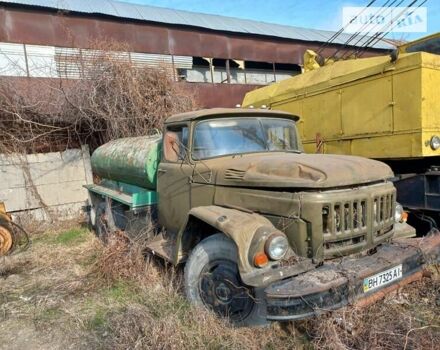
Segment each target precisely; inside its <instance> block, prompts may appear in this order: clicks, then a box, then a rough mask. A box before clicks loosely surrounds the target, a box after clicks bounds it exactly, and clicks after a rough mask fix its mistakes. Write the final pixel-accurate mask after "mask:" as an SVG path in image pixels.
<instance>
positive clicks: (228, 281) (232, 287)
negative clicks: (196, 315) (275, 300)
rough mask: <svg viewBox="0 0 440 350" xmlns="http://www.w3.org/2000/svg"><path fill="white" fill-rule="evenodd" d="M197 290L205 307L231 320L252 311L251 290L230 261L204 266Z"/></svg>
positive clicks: (235, 319)
mask: <svg viewBox="0 0 440 350" xmlns="http://www.w3.org/2000/svg"><path fill="white" fill-rule="evenodd" d="M199 291H200V296H201V298H202V301H203V303H204V304H205V305H206V306H207V307H209V308H210V309H212V310H213V311H214V312H215V313H217V314H219V315H221V316H223V317H228V318H229V319H231V320H232V321H240V320H242V319H244V318H246V317H247V316H248V315H249V313H250V312H251V311H252V308H253V304H254V299H253V295H252V291H251V290H249V288H248V287H246V286H244V285H243V283H242V282H241V280H240V276H239V274H238V270H237V267H236V265H235V264H234V263H232V262H230V261H227V260H220V261H215V262H213V263H211V264H209V265H208V266H206V267H205V268H204V269H203V271H202V275H201V278H200V285H199Z"/></svg>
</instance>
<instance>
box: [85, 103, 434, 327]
mask: <svg viewBox="0 0 440 350" xmlns="http://www.w3.org/2000/svg"><path fill="white" fill-rule="evenodd" d="M298 119H299V118H298V117H297V116H295V115H292V114H289V113H285V112H279V111H269V110H266V109H209V110H200V111H196V112H189V113H184V114H178V115H174V116H171V117H170V118H168V119H167V120H166V122H165V125H164V130H163V135H162V136H161V137H158V136H154V137H145V138H143V139H142V138H136V140H129V139H125V140H122V141H121V140H120V141H118V140H116V141H115V142H111V143H110V145H108V144H107V145H103V146H101V147H100V148H98V149H97V150H96V151H95V153H94V155H93V156H92V169H93V170H94V173H95V175H98V176H100V177H101V178H102V179H103V180H104V181H103V182H101V183H102V184H94V185H91V186H88V189H89V193H90V194H91V202H92V207H94V208H101V209H100V211H98V210H97V211H95V218H96V219H95V226H96V227H97V231H98V232H102V231H103V230H104V229H107V230H108V229H109V228H110V230H112V229H113V230H114V229H120V230H126V231H133V230H135V231H136V230H137V231H139V230H140V229H142V227H144V226H146V225H148V223H151V222H154V223H155V226H157V227H159V228H161V229H159V230H157V232H159V231H160V232H161V233H159V234H152V235H151V237H150V238H151V242H150V243H149V245H148V249H149V250H150V251H151V252H153V253H154V254H157V255H160V256H162V257H163V258H165V259H166V260H168V261H170V262H171V263H173V264H180V263H184V264H185V276H184V284H185V290H186V295H187V298H188V299H189V301H190V302H192V303H193V304H195V305H199V306H203V307H207V308H209V309H212V310H213V311H214V312H215V313H217V314H218V315H220V316H224V317H228V318H229V319H230V320H232V321H233V322H236V323H246V322H248V321H249V320H251V319H253V318H254V317H256V316H258V317H262V318H264V319H268V320H294V319H302V318H306V317H310V316H313V315H316V314H318V313H319V312H320V310H323V309H326V310H329V309H336V308H339V307H342V306H344V305H347V304H349V303H352V302H356V301H357V300H365V299H368V298H371V297H372V296H374V295H377V292H379V291H382V292H383V291H384V290H385V289H386V288H390V287H392V286H396V285H401V284H402V283H404V282H405V281H410V280H412V279H414V276H416V275H417V274H419V273H420V271H421V269H422V268H423V266H424V264H425V263H429V262H430V261H431V260H435V259H438V256H439V250H440V237H439V236H438V235H434V236H432V237H429V238H425V239H423V240H419V241H418V240H417V239H414V238H411V239H409V238H405V237H409V236H413V235H414V233H415V232H414V229H412V228H411V227H410V226H409V225H407V224H406V223H405V222H404V221H403V212H402V208H401V207H400V206H399V205H398V204H397V203H396V190H395V188H394V186H393V184H392V182H391V178H392V177H393V173H392V171H391V169H390V168H389V167H388V166H387V165H385V164H383V163H381V162H378V161H375V160H370V159H366V158H361V157H355V156H341V155H323V154H305V153H304V152H303V149H302V145H301V140H300V138H299V134H298V131H297V127H296V122H297V121H298ZM142 142H143V143H144V148H148V150H149V151H148V152H147V153H142V151H141V149H142V144H143V143H142ZM152 144H154V145H158V146H155V147H153V146H152ZM130 145H132V146H131V147H130ZM154 154H157V156H155V155H154ZM139 155H140V156H139ZM144 158H148V159H153V160H154V159H157V162H153V163H154V164H155V165H152V166H151V164H150V166H146V167H145V165H143V164H141V163H140V164H139V165H136V164H137V163H136V162H135V161H134V160H133V159H138V160H139V159H144ZM124 162H125V163H127V165H126V166H127V167H132V166H133V164H135V166H136V169H141V170H142V171H144V172H145V171H146V172H148V169H150V170H151V169H153V170H152V171H150V175H151V174H152V173H154V175H155V177H151V176H149V178H150V180H149V181H148V182H146V181H144V180H143V179H142V176H143V175H142V171H140V172H139V176H138V177H135V176H134V175H133V173H136V169H133V171H130V172H128V173H126V172H124ZM147 175H148V174H147V173H146V174H145V177H148V176H147ZM124 181H126V182H124ZM130 181H131V183H127V182H130ZM109 183H111V185H108V184H109ZM130 186H131V187H130ZM133 186H134V187H133ZM136 189H137V190H136ZM130 191H131V192H130ZM127 192H128V193H127ZM139 193H141V194H143V197H142V196H141V195H139V196H137V197H136V198H150V202H148V201H147V202H144V203H141V204H140V205H135V206H133V203H134V199H133V198H134V194H139ZM147 194H149V195H148V196H147ZM122 196H125V197H122ZM127 196H128V197H127ZM130 196H131V198H132V202H130V199H129V198H130ZM127 198H128V199H127ZM130 203H131V204H130ZM138 204H139V202H138ZM142 204H144V205H142ZM145 213H146V214H145ZM156 214H157V215H156ZM156 216H157V221H155V220H156ZM109 218H110V220H109ZM126 218H130V220H127V219H126ZM104 220H105V222H104ZM136 220H138V224H136V225H133V224H132V223H133V221H136ZM108 221H110V225H109V223H108ZM129 222H130V224H129ZM139 223H140V224H139ZM416 246H417V247H416Z"/></svg>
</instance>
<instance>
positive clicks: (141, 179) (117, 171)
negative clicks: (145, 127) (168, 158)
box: [91, 135, 162, 190]
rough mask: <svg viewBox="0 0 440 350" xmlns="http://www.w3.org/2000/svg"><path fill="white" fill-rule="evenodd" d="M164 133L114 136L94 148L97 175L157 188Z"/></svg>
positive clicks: (94, 169) (93, 159)
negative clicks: (126, 136)
mask: <svg viewBox="0 0 440 350" xmlns="http://www.w3.org/2000/svg"><path fill="white" fill-rule="evenodd" d="M161 141H162V135H153V136H141V137H128V138H122V139H116V140H112V141H110V142H108V143H106V144H104V145H102V146H100V147H99V148H97V149H96V150H95V152H93V155H92V158H91V162H92V170H93V173H94V174H95V175H98V176H100V177H101V178H105V179H109V180H114V181H119V182H124V183H127V184H130V185H136V186H140V187H143V188H147V189H150V190H155V189H156V177H157V167H158V164H159V160H160V151H161Z"/></svg>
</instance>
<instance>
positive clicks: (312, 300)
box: [264, 233, 440, 320]
mask: <svg viewBox="0 0 440 350" xmlns="http://www.w3.org/2000/svg"><path fill="white" fill-rule="evenodd" d="M436 262H440V233H436V234H434V235H431V236H429V237H424V238H402V239H396V240H394V241H393V242H392V243H389V244H383V245H381V246H379V247H377V251H376V253H374V254H372V255H365V256H362V257H345V258H340V259H336V260H331V261H329V262H326V263H324V265H322V266H321V267H319V268H316V269H314V270H312V271H309V272H306V273H304V274H301V275H299V276H296V277H291V278H288V279H285V280H283V281H279V282H275V283H272V284H271V285H269V286H268V287H267V288H266V289H265V291H264V292H265V297H266V303H267V318H268V319H270V320H300V319H304V318H308V317H312V316H316V315H318V314H320V313H322V312H325V311H329V310H335V309H338V308H341V307H343V306H346V305H349V304H354V303H364V304H365V303H366V301H368V300H370V301H371V300H375V299H378V298H380V297H382V296H383V295H385V294H386V292H388V291H390V290H391V289H396V288H397V287H399V286H401V285H403V284H406V283H409V282H411V281H413V280H415V279H416V278H415V277H418V276H420V275H421V270H422V268H423V266H424V265H425V264H429V263H436ZM400 264H401V265H402V277H401V278H399V279H397V280H395V281H393V282H391V283H390V284H387V285H385V286H382V287H379V288H377V289H374V290H372V291H369V292H366V293H364V289H363V282H364V279H365V278H367V277H370V276H373V275H375V274H377V273H380V272H382V271H385V270H388V269H390V268H393V267H395V266H398V265H400Z"/></svg>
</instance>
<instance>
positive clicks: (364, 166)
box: [196, 152, 393, 188]
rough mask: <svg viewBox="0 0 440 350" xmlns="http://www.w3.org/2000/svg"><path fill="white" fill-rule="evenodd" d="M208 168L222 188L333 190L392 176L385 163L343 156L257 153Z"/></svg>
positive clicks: (211, 163) (215, 162)
mask: <svg viewBox="0 0 440 350" xmlns="http://www.w3.org/2000/svg"><path fill="white" fill-rule="evenodd" d="M205 165H206V166H208V167H209V168H210V170H211V171H212V172H213V175H214V177H213V179H215V180H214V181H215V182H216V184H218V185H223V186H241V187H245V186H249V187H296V188H330V187H340V186H349V185H357V184H365V183H369V182H375V181H383V180H387V179H390V178H391V177H393V172H392V171H391V169H390V168H389V167H388V166H387V165H386V164H384V163H381V162H378V161H375V160H371V159H366V158H362V157H354V156H341V155H322V154H303V153H302V154H296V153H287V152H271V153H254V154H244V155H235V156H228V157H222V158H216V159H210V160H208V161H205ZM196 182H199V181H196Z"/></svg>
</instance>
